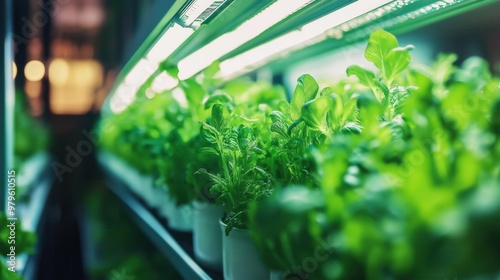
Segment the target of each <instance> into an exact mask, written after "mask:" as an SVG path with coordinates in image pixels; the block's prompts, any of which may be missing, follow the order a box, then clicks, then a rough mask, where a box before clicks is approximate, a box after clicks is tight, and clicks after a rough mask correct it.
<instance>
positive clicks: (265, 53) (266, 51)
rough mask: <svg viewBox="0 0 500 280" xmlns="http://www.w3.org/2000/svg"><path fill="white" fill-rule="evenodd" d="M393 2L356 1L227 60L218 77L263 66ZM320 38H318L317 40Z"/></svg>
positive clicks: (222, 65)
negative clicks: (345, 23)
mask: <svg viewBox="0 0 500 280" xmlns="http://www.w3.org/2000/svg"><path fill="white" fill-rule="evenodd" d="M393 1H394V0H359V1H356V2H354V3H352V4H349V5H347V6H345V7H343V8H340V9H338V10H335V11H334V12H332V13H330V14H328V15H326V16H323V17H321V18H319V19H317V20H315V21H313V22H311V23H309V24H306V25H304V26H303V27H302V28H301V29H300V30H296V31H291V32H289V33H287V34H285V35H282V36H280V37H278V38H276V39H274V40H271V41H269V42H267V43H265V44H262V45H260V46H258V47H255V48H253V49H251V50H249V51H247V52H244V53H242V54H240V55H237V56H235V57H233V58H230V59H227V60H225V61H223V62H221V64H220V68H221V73H222V75H223V76H224V77H231V76H234V75H237V74H240V73H244V72H247V71H248V70H250V69H248V68H250V67H255V66H259V65H263V64H264V63H267V62H268V60H269V59H271V58H273V57H275V56H277V55H279V54H282V53H284V52H285V53H286V52H290V51H292V50H294V49H296V48H298V47H302V46H304V44H307V43H308V42H312V41H314V39H315V38H318V37H319V36H325V37H326V34H325V33H326V32H327V31H328V30H330V29H332V28H334V27H336V26H339V25H341V24H342V23H344V22H347V21H349V20H351V19H354V18H356V17H358V16H361V15H363V14H365V13H368V12H370V11H372V10H374V9H376V8H378V7H381V6H383V5H385V4H387V3H390V2H393ZM321 39H322V38H319V40H321Z"/></svg>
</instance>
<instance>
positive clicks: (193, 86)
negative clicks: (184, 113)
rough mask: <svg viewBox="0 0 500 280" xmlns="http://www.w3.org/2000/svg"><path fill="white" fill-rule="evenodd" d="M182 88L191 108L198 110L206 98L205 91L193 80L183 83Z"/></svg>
mask: <svg viewBox="0 0 500 280" xmlns="http://www.w3.org/2000/svg"><path fill="white" fill-rule="evenodd" d="M180 86H181V88H182V90H183V91H184V93H185V95H186V99H187V101H188V103H189V106H190V107H193V108H198V107H199V106H200V105H201V104H202V102H203V98H204V97H205V94H206V91H205V89H204V88H203V87H202V86H201V85H200V84H199V83H197V82H196V80H195V79H193V78H191V79H187V80H184V81H182V82H181V83H180Z"/></svg>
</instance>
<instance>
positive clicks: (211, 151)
mask: <svg viewBox="0 0 500 280" xmlns="http://www.w3.org/2000/svg"><path fill="white" fill-rule="evenodd" d="M200 154H202V155H214V156H219V152H217V150H216V149H214V148H211V147H203V148H201V149H200Z"/></svg>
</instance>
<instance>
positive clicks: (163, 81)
mask: <svg viewBox="0 0 500 280" xmlns="http://www.w3.org/2000/svg"><path fill="white" fill-rule="evenodd" d="M178 84H179V81H178V80H177V79H175V78H173V77H172V76H170V75H168V74H167V73H165V72H163V73H161V74H160V75H158V76H157V77H156V78H155V79H154V80H153V84H152V85H151V89H152V90H153V91H154V92H157V93H161V92H163V91H166V90H171V89H173V88H174V87H176V86H177V85H178Z"/></svg>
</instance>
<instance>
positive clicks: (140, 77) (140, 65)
mask: <svg viewBox="0 0 500 280" xmlns="http://www.w3.org/2000/svg"><path fill="white" fill-rule="evenodd" d="M157 68H158V66H157V65H153V64H152V63H151V62H150V61H149V60H146V59H141V60H139V62H137V64H136V65H135V66H134V68H132V70H130V72H128V74H127V76H126V77H125V84H126V85H128V86H137V87H138V86H140V85H142V84H144V82H146V80H147V79H148V78H149V77H150V76H151V75H153V73H154V72H155V71H156V69H157Z"/></svg>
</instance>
